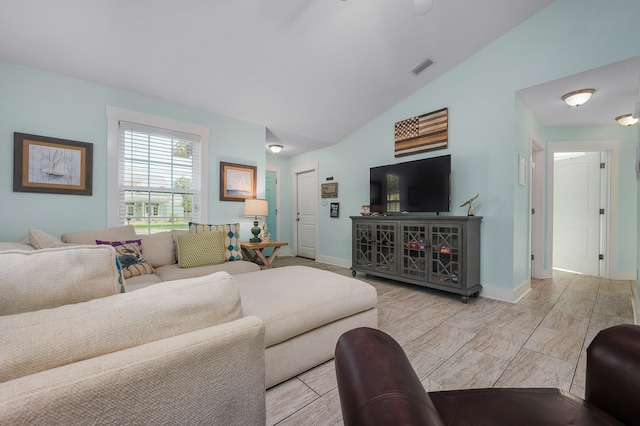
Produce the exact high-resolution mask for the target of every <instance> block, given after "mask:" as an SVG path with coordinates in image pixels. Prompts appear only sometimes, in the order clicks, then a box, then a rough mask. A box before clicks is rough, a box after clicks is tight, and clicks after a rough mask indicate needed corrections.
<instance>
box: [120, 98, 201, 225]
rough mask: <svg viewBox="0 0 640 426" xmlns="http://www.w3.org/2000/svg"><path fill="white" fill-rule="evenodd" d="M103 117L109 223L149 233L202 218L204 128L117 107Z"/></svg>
mask: <svg viewBox="0 0 640 426" xmlns="http://www.w3.org/2000/svg"><path fill="white" fill-rule="evenodd" d="M127 113H129V114H127ZM123 116H126V117H125V118H127V119H123ZM107 117H108V118H109V159H110V161H109V177H108V179H109V194H108V199H109V206H110V211H109V225H110V226H120V225H126V224H130V225H134V226H135V228H136V232H138V233H143V234H147V233H154V232H160V231H164V230H170V229H187V228H188V223H189V221H195V222H199V221H201V220H206V219H204V218H206V214H205V213H204V209H205V207H206V191H204V190H203V188H202V182H205V180H204V179H203V176H206V172H203V169H205V170H206V161H205V159H206V143H207V140H208V129H206V128H202V127H200V126H194V125H189V124H188V123H181V122H175V121H173V120H168V119H162V118H159V117H154V116H148V115H146V114H141V113H135V112H130V111H126V110H120V109H118V108H108V109H107ZM131 119H133V120H135V121H133V120H132V121H129V120H131ZM160 126H161V127H160ZM191 127H193V128H195V132H189V130H193V129H191ZM185 130H187V131H185ZM114 133H115V136H114ZM114 157H115V158H114ZM114 181H115V182H116V183H115V184H114Z"/></svg>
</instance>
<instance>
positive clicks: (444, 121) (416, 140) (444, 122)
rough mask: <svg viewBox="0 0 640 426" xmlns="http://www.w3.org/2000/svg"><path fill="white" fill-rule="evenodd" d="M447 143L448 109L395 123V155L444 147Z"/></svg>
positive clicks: (399, 155) (400, 155)
mask: <svg viewBox="0 0 640 426" xmlns="http://www.w3.org/2000/svg"><path fill="white" fill-rule="evenodd" d="M448 144H449V110H448V108H442V109H439V110H438V111H433V112H430V113H428V114H423V115H419V116H417V117H412V118H407V119H406V120H402V121H398V122H397V123H396V125H395V155H396V157H402V156H403V155H411V154H417V153H419V152H425V151H431V150H434V149H444V148H446V147H447V146H448Z"/></svg>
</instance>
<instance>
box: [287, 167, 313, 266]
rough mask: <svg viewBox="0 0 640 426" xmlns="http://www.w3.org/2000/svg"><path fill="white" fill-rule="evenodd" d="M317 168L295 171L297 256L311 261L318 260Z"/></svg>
mask: <svg viewBox="0 0 640 426" xmlns="http://www.w3.org/2000/svg"><path fill="white" fill-rule="evenodd" d="M316 171H317V167H316V166H308V167H300V168H296V169H294V170H293V174H294V177H293V182H294V207H295V211H294V217H295V222H294V224H295V225H294V227H293V231H294V241H295V254H296V255H297V256H301V257H306V258H309V259H314V260H315V258H316V232H317V226H316V219H317V218H316V216H317V213H316V211H317V190H316V188H317V186H318V177H317V173H316Z"/></svg>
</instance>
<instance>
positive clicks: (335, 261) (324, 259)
mask: <svg viewBox="0 0 640 426" xmlns="http://www.w3.org/2000/svg"><path fill="white" fill-rule="evenodd" d="M316 262H320V263H327V264H329V265H334V266H341V267H343V268H351V259H349V260H347V259H341V258H339V257H331V256H316Z"/></svg>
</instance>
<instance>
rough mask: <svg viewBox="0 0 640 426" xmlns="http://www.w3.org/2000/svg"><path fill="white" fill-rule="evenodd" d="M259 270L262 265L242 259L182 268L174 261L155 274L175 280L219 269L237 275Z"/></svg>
mask: <svg viewBox="0 0 640 426" xmlns="http://www.w3.org/2000/svg"><path fill="white" fill-rule="evenodd" d="M259 270H260V267H259V266H258V265H256V264H255V263H252V262H248V261H246V260H242V261H238V262H224V263H221V264H219V265H208V266H197V267H195V268H180V267H179V266H178V264H177V263H174V264H172V265H165V266H161V267H159V268H156V269H155V274H156V275H157V276H159V277H160V279H161V280H162V281H173V280H179V279H182V278H193V277H199V276H202V275H207V274H213V273H214V272H219V271H226V272H228V273H229V274H231V275H233V276H236V275H237V274H244V273H246V272H256V271H259ZM147 276H149V275H147ZM134 279H135V278H134ZM139 282H140V281H135V283H136V284H138V283H139ZM128 283H129V280H128V281H127V284H128ZM128 289H129V287H127V290H128Z"/></svg>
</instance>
